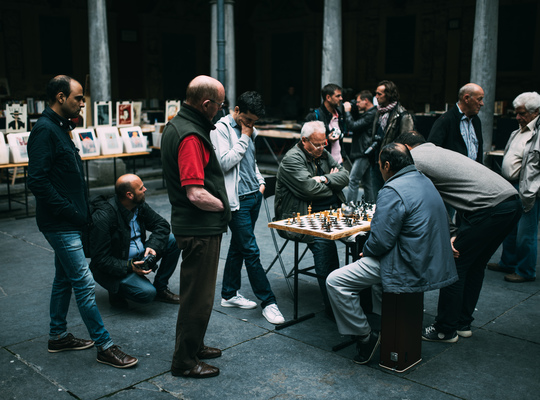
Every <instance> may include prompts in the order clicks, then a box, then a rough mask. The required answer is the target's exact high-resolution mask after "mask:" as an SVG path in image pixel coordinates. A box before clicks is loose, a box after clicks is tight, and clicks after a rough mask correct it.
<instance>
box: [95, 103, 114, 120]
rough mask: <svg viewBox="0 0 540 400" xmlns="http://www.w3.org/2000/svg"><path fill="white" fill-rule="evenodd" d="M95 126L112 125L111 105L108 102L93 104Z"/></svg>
mask: <svg viewBox="0 0 540 400" xmlns="http://www.w3.org/2000/svg"><path fill="white" fill-rule="evenodd" d="M94 118H95V120H96V125H95V126H111V125H112V105H111V102H110V101H96V102H95V103H94Z"/></svg>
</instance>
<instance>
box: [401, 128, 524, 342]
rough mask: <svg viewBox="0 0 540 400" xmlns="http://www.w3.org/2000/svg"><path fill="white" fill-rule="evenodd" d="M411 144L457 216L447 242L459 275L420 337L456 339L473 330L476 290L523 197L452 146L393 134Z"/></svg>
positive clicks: (417, 136) (418, 163)
mask: <svg viewBox="0 0 540 400" xmlns="http://www.w3.org/2000/svg"><path fill="white" fill-rule="evenodd" d="M396 142H397V143H403V144H404V145H406V146H407V148H409V150H411V154H412V156H413V159H414V163H415V165H416V168H418V170H419V171H420V172H422V173H424V174H425V175H426V176H427V177H428V178H429V179H431V181H432V182H433V184H434V185H435V187H436V188H437V190H438V191H439V193H440V195H441V197H442V199H443V200H444V202H445V203H447V204H449V205H450V206H452V207H453V208H454V209H455V210H456V212H457V215H458V217H459V218H458V220H459V221H460V224H459V227H457V228H456V227H453V226H452V227H451V236H452V239H451V242H452V250H453V252H454V259H455V262H456V268H457V272H458V275H459V280H458V281H457V282H456V283H454V284H452V285H450V286H447V287H445V288H443V289H441V291H440V293H439V305H438V308H437V317H436V318H435V323H434V324H433V325H430V326H428V327H426V328H425V329H424V331H423V333H422V337H423V339H424V340H428V341H435V342H449V343H453V342H457V341H458V336H461V337H470V336H472V331H471V323H472V322H473V320H474V318H473V316H472V315H473V313H474V310H475V307H476V303H477V302H478V298H479V296H480V291H481V289H482V283H483V281H484V273H485V269H486V264H487V262H488V261H489V259H490V258H491V256H492V255H493V253H495V251H496V250H497V248H498V247H499V245H500V244H501V243H502V241H503V239H504V238H505V237H506V235H508V233H509V232H510V231H511V230H512V228H513V227H514V226H515V225H516V224H517V222H518V220H519V218H520V216H521V212H522V207H521V201H520V200H519V196H518V194H517V191H516V190H515V189H514V188H513V187H512V185H511V184H510V183H508V182H507V181H506V179H504V178H503V177H502V176H500V175H499V174H496V173H495V172H493V171H491V170H490V169H489V168H486V167H484V166H483V165H482V164H480V163H478V162H476V161H473V160H471V159H470V158H468V157H466V156H464V155H462V154H459V153H457V152H455V151H451V150H447V149H443V148H442V147H438V146H435V145H434V144H433V143H426V141H425V139H424V137H423V136H422V135H420V134H419V133H417V132H414V131H413V132H408V133H405V134H402V135H400V136H399V137H398V138H397V139H396Z"/></svg>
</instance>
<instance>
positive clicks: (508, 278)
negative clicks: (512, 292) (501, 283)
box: [504, 272, 536, 283]
mask: <svg viewBox="0 0 540 400" xmlns="http://www.w3.org/2000/svg"><path fill="white" fill-rule="evenodd" d="M504 280H505V281H506V282H512V283H523V282H534V281H535V280H536V278H524V277H522V276H521V275H518V274H517V273H515V272H514V273H513V274H510V275H505V276H504Z"/></svg>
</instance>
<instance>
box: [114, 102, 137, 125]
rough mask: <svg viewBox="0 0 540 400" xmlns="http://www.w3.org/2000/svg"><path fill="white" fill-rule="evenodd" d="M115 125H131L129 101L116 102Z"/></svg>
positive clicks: (131, 117)
mask: <svg viewBox="0 0 540 400" xmlns="http://www.w3.org/2000/svg"><path fill="white" fill-rule="evenodd" d="M116 125H117V126H132V125H133V103H132V102H131V101H124V102H122V103H116Z"/></svg>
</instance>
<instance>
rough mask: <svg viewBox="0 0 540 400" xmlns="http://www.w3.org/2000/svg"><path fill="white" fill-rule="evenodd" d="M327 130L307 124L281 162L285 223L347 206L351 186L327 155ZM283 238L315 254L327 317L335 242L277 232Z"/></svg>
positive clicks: (279, 205)
mask: <svg viewBox="0 0 540 400" xmlns="http://www.w3.org/2000/svg"><path fill="white" fill-rule="evenodd" d="M326 145H327V141H326V127H325V126H324V123H322V122H321V121H311V122H306V123H305V124H304V126H303V127H302V131H301V138H300V141H299V142H298V143H297V144H296V146H294V147H293V148H292V149H290V150H289V151H288V152H287V154H285V157H284V158H283V160H282V161H281V164H280V166H279V169H278V172H277V182H276V198H275V214H276V219H278V220H281V219H286V218H290V217H293V216H296V215H297V213H300V214H301V215H306V214H308V207H310V206H311V210H310V211H311V212H314V213H315V212H318V211H323V210H328V209H330V208H333V209H336V208H338V207H341V204H342V203H344V202H345V196H344V195H343V192H342V189H343V188H344V187H346V186H347V185H348V184H349V173H348V171H347V170H346V169H345V168H343V166H342V165H340V164H338V163H337V162H336V161H335V160H334V159H333V158H332V156H331V155H330V153H329V152H328V151H326V149H325V146H326ZM278 232H279V234H280V236H282V237H284V238H286V239H291V240H300V241H302V242H305V243H307V244H308V246H309V249H310V250H311V252H312V253H313V260H314V263H315V272H316V273H317V275H319V277H318V278H317V279H318V281H319V287H320V289H321V293H322V296H323V301H324V304H325V309H326V313H327V315H328V316H330V317H331V318H333V316H332V308H331V306H330V302H329V300H328V294H327V292H326V284H325V282H326V277H327V276H328V274H329V273H330V272H332V271H333V270H335V269H336V268H338V267H339V257H338V253H337V247H336V244H335V242H334V241H332V240H328V239H323V238H319V237H314V236H309V235H300V234H297V233H292V232H286V231H278Z"/></svg>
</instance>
